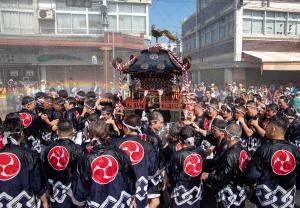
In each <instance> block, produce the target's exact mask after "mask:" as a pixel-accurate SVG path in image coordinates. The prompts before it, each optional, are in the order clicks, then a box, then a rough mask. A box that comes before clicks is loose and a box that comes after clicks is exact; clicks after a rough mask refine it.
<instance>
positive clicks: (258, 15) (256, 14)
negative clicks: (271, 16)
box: [252, 11, 264, 18]
mask: <svg viewBox="0 0 300 208" xmlns="http://www.w3.org/2000/svg"><path fill="white" fill-rule="evenodd" d="M252 16H253V17H254V18H263V17H264V12H261V11H252Z"/></svg>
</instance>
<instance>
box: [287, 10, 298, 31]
mask: <svg viewBox="0 0 300 208" xmlns="http://www.w3.org/2000/svg"><path fill="white" fill-rule="evenodd" d="M299 24H300V14H297V13H289V18H288V27H287V34H288V35H299V36H300V31H299V30H300V25H299Z"/></svg>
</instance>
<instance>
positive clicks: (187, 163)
mask: <svg viewBox="0 0 300 208" xmlns="http://www.w3.org/2000/svg"><path fill="white" fill-rule="evenodd" d="M202 163H203V160H202V157H201V155H199V154H191V155H189V156H187V157H186V158H185V160H184V164H183V170H184V172H185V173H186V174H187V175H189V176H192V177H196V176H198V175H199V174H200V173H201V172H202Z"/></svg>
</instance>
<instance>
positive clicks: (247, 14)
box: [243, 10, 252, 18]
mask: <svg viewBox="0 0 300 208" xmlns="http://www.w3.org/2000/svg"><path fill="white" fill-rule="evenodd" d="M243 16H244V17H249V18H251V17H252V11H251V10H244V14H243Z"/></svg>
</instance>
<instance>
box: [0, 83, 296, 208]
mask: <svg viewBox="0 0 300 208" xmlns="http://www.w3.org/2000/svg"><path fill="white" fill-rule="evenodd" d="M183 99H184V98H183ZM191 100H192V102H193V105H192V108H190V109H188V110H183V111H184V116H182V118H181V120H178V121H175V122H167V121H166V120H165V118H164V115H163V113H162V112H160V111H159V109H146V110H145V111H144V112H142V114H141V115H139V114H138V113H137V114H135V113H125V112H124V110H123V109H122V108H119V107H117V106H118V102H119V100H118V97H117V96H116V95H113V94H111V93H106V94H103V95H102V96H101V97H97V95H96V94H95V92H94V91H89V92H87V93H85V92H84V91H77V92H76V93H74V96H73V97H72V96H70V95H69V93H68V92H67V91H66V90H64V89H61V90H59V91H56V90H51V91H48V92H47V91H45V92H37V93H35V95H34V96H24V97H23V98H22V100H21V105H22V109H21V110H20V111H17V112H11V113H9V114H7V115H6V117H5V120H4V121H3V122H1V137H0V196H1V197H0V207H31V208H32V207H44V208H48V207H53V208H55V207H64V208H68V207H91V208H96V207H101V208H102V207H103V208H104V207H114V208H119V207H133V208H145V207H149V208H155V207H166V208H167V207H182V208H188V207H209V208H211V207H244V206H245V203H246V201H247V200H249V201H250V202H251V203H254V204H255V205H256V206H257V207H267V208H269V207H273V208H274V207H275V208H276V207H294V206H295V203H296V194H297V193H296V192H297V188H300V178H299V177H298V173H299V170H300V169H299V161H300V120H299V118H298V117H299V108H298V107H299V103H300V102H299V100H300V91H297V88H296V87H294V86H289V87H282V88H281V87H279V88H276V87H273V86H270V87H267V86H264V85H262V86H260V87H255V86H250V87H249V88H248V89H246V88H245V87H244V86H243V85H242V84H239V85H238V86H237V85H236V83H232V84H227V85H226V86H225V88H224V90H222V91H221V90H219V89H218V87H216V85H214V84H211V85H209V86H208V85H205V84H204V83H201V84H200V85H199V86H197V87H196V88H195V89H194V92H193V93H192V98H191Z"/></svg>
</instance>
